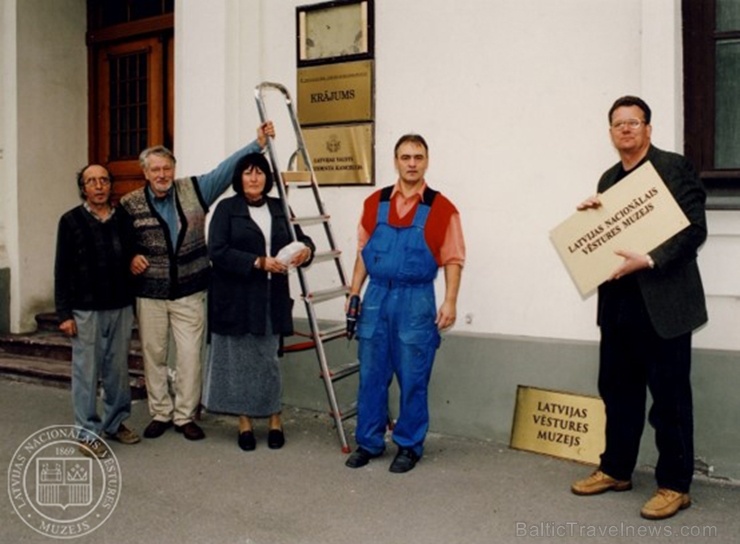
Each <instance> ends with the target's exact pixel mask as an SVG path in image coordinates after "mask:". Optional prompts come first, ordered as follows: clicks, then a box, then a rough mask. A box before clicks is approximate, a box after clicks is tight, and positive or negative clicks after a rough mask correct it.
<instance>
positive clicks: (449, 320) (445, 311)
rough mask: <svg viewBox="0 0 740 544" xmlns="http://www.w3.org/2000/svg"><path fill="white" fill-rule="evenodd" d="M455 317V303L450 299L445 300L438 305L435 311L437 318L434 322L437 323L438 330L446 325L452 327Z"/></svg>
mask: <svg viewBox="0 0 740 544" xmlns="http://www.w3.org/2000/svg"><path fill="white" fill-rule="evenodd" d="M455 319H457V304H455V303H454V302H452V301H448V300H445V301H444V302H443V303H442V306H440V307H439V311H438V312H437V319H436V320H435V321H434V323H435V324H436V325H437V328H438V329H439V330H444V329H446V328H448V327H452V325H454V324H455Z"/></svg>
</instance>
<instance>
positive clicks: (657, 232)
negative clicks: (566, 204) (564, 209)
mask: <svg viewBox="0 0 740 544" xmlns="http://www.w3.org/2000/svg"><path fill="white" fill-rule="evenodd" d="M599 199H600V201H601V207H599V208H596V209H589V210H584V211H578V212H576V213H574V214H573V215H571V216H570V217H569V218H568V219H566V220H565V221H563V222H562V223H561V224H560V225H558V226H557V227H555V228H554V229H553V230H552V231H550V239H551V240H552V242H553V244H554V245H555V249H557V252H558V254H559V255H560V258H561V259H562V260H563V263H565V266H566V268H567V269H568V272H570V275H571V277H572V278H573V281H574V282H575V284H576V287H577V288H578V290H579V291H580V293H581V295H582V296H585V295H587V294H589V293H591V292H592V291H594V290H595V289H596V288H597V287H598V286H599V285H600V284H601V283H603V282H604V281H606V280H607V279H608V278H609V277H610V276H611V274H612V273H613V272H614V270H616V268H617V267H618V266H619V265H620V263H621V262H622V261H623V258H622V257H620V256H619V255H616V254H615V253H614V252H615V251H617V250H620V249H622V250H628V251H636V252H638V253H647V252H649V251H651V250H653V249H655V248H656V247H657V246H659V245H660V244H662V243H663V242H665V241H666V240H667V239H668V238H670V237H671V236H673V235H675V234H676V233H678V232H680V231H681V230H683V229H685V228H686V227H687V226H688V225H689V220H688V219H687V218H686V215H685V214H684V213H683V210H681V208H680V206H679V205H678V204H677V203H676V200H675V199H674V198H673V195H672V194H671V192H670V191H669V190H668V188H667V187H666V185H665V183H663V180H662V179H661V178H660V175H659V174H658V172H657V171H656V170H655V167H654V166H653V165H652V163H651V162H649V161H648V162H646V163H645V164H643V165H642V166H640V167H639V168H637V169H636V170H635V171H633V172H632V173H630V174H629V175H628V176H626V177H625V178H624V179H622V180H621V181H620V182H619V183H617V184H616V185H615V186H613V187H612V188H610V189H609V190H608V191H606V192H604V193H602V194H601V195H599Z"/></svg>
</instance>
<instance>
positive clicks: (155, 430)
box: [144, 419, 172, 438]
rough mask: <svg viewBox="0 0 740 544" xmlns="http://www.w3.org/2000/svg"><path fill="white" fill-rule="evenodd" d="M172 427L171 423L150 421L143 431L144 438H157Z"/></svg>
mask: <svg viewBox="0 0 740 544" xmlns="http://www.w3.org/2000/svg"><path fill="white" fill-rule="evenodd" d="M170 427H172V422H171V421H159V420H158V419H152V420H151V421H150V422H149V425H147V426H146V429H144V438H159V437H160V436H162V435H163V434H164V432H165V431H166V430H167V429H169V428H170Z"/></svg>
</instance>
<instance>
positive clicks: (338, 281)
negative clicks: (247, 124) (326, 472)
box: [254, 82, 359, 453]
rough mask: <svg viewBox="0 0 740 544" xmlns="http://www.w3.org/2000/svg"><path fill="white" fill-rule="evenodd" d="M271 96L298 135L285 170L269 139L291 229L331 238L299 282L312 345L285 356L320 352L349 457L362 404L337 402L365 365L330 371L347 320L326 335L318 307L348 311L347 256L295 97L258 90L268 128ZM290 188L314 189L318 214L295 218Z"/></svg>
mask: <svg viewBox="0 0 740 544" xmlns="http://www.w3.org/2000/svg"><path fill="white" fill-rule="evenodd" d="M268 93H279V94H280V95H282V97H283V99H284V102H285V106H286V107H287V115H288V117H289V118H290V121H291V123H292V125H293V133H294V136H295V145H296V147H295V150H293V152H292V154H291V157H290V160H289V161H288V169H287V170H283V169H282V168H281V164H280V163H279V162H278V160H277V152H276V149H275V148H276V145H275V142H273V140H272V138H268V144H267V151H268V154H269V157H270V162H271V164H272V168H273V170H274V175H275V181H276V183H275V185H276V186H277V190H278V194H279V197H280V200H281V202H282V204H283V208H284V211H285V215H286V217H288V218H290V220H289V225H290V232H291V235H292V237H293V240H296V231H295V226H296V225H299V226H300V227H301V228H303V229H304V230H305V227H308V226H317V225H319V226H323V235H324V236H325V243H326V247H325V248H324V249H323V250H320V249H319V246H320V244H319V243H317V240H316V239H315V237H313V238H314V243H315V244H316V246H317V251H316V253H315V254H314V258H313V261H312V263H311V266H309V267H308V268H305V269H304V268H298V269H297V275H298V281H299V283H300V287H301V298H302V299H303V302H304V305H305V307H306V313H307V315H308V322H309V325H310V335H306V336H308V337H309V338H310V340H308V341H306V342H303V343H298V344H293V345H292V346H286V347H285V351H287V352H290V351H301V350H306V349H312V348H313V349H315V351H316V356H317V358H318V362H319V370H320V377H321V379H322V380H323V383H324V388H325V390H326V396H327V399H328V401H329V413H330V415H331V417H332V418H333V420H334V425H335V427H336V429H337V434H338V437H339V441H340V443H341V446H342V451H343V452H344V453H349V452H350V447H349V444H348V442H347V436H346V433H345V431H344V425H343V422H344V421H345V420H346V419H349V418H351V417H354V416H355V415H356V414H357V406H356V402H354V403H352V404H351V405H349V406H348V407H347V408H341V407H340V406H339V402H338V400H337V394H336V391H335V387H334V384H335V383H336V382H338V381H339V380H342V379H344V378H347V377H349V376H351V375H353V374H356V373H357V372H358V371H359V362H358V360H357V357H356V356H355V357H354V361H351V362H349V363H346V364H343V365H341V366H335V367H330V365H329V362H328V360H327V353H326V349H325V346H324V344H325V343H326V342H329V341H331V340H336V339H339V338H346V337H347V326H346V321H344V319H342V320H340V324H339V325H337V324H332V325H330V326H328V327H327V328H325V329H323V330H322V324H321V323H320V321H319V319H318V317H317V311H316V310H317V305H319V304H321V303H323V302H326V301H331V300H334V301H337V299H341V302H342V307H343V301H344V299H345V298H346V296H347V294H348V293H349V284H348V283H347V277H346V275H345V272H344V268H343V266H342V261H341V251H340V250H339V249H338V247H337V244H336V241H335V240H336V239H335V237H334V233H333V232H332V229H331V224H330V221H329V220H330V216H329V214H328V213H327V212H326V209H325V207H324V202H323V201H322V199H321V195H320V192H319V185H318V182H317V180H316V174H315V172H314V168H313V164H312V162H311V158H310V156H309V154H308V151H307V149H306V144H305V141H304V139H303V133H302V131H301V126H300V124H299V122H298V118H297V116H296V112H295V108H294V107H293V101H292V100H291V97H290V93H289V92H288V90H287V89H286V88H285V87H284V86H283V85H281V84H279V83H271V82H263V83H260V84H259V85H257V86H256V87H255V90H254V94H255V99H256V101H257V109H258V110H259V115H260V119H261V121H262V122H263V123H264V122H265V121H267V120H268V119H272V118H271V117H269V116H268V114H267V106H266V97H267V96H268ZM278 138H279V139H281V141H282V140H283V138H285V135H284V134H282V133H281V134H279V135H278ZM289 184H293V186H294V187H296V188H302V189H310V190H311V193H312V196H313V198H312V199H309V200H311V201H312V206H314V209H313V210H311V213H310V214H309V215H302V214H295V213H294V211H293V207H292V206H291V205H290V204H289V202H288V192H289ZM331 262H333V264H334V266H333V267H332V268H333V270H334V272H333V276H334V284H333V285H330V286H329V287H327V288H322V289H311V286H310V284H309V278H308V276H309V274H310V273H311V270H312V269H313V268H315V266H316V265H317V264H319V263H327V265H328V263H331ZM324 279H326V278H324Z"/></svg>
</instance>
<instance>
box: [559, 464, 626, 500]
mask: <svg viewBox="0 0 740 544" xmlns="http://www.w3.org/2000/svg"><path fill="white" fill-rule="evenodd" d="M629 489H632V482H631V481H629V480H617V479H616V478H612V477H611V476H609V475H608V474H606V473H605V472H602V471H601V470H596V471H595V472H594V473H593V474H591V476H589V477H588V478H584V479H583V480H578V481H577V482H573V484H572V485H571V486H570V490H571V491H572V492H573V493H575V494H576V495H597V494H598V493H603V492H604V491H609V490H611V491H627V490H629Z"/></svg>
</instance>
